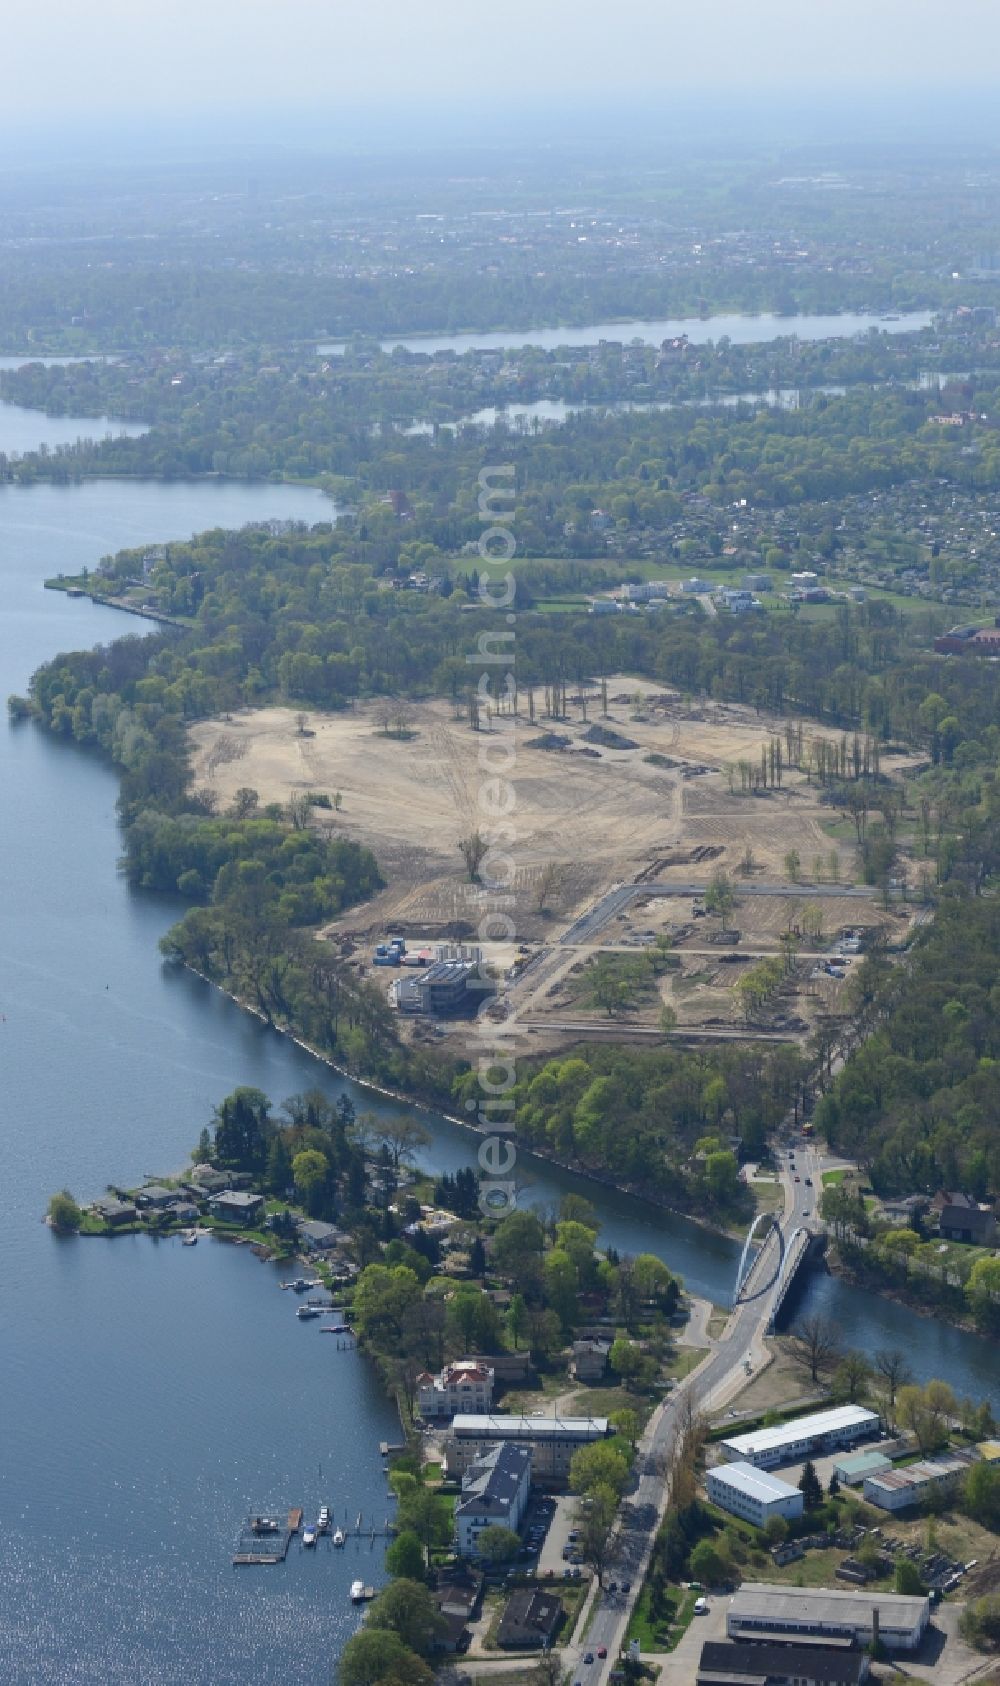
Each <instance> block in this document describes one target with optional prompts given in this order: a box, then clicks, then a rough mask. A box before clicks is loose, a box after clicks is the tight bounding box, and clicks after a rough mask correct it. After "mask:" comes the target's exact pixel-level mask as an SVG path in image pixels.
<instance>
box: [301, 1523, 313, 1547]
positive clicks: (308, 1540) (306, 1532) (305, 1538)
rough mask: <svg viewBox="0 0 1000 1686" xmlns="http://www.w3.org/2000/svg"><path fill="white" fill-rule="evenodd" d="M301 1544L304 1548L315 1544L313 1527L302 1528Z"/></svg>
mask: <svg viewBox="0 0 1000 1686" xmlns="http://www.w3.org/2000/svg"><path fill="white" fill-rule="evenodd" d="M302 1544H303V1545H304V1546H314V1545H315V1544H316V1530H315V1528H313V1527H308V1528H303V1530H302Z"/></svg>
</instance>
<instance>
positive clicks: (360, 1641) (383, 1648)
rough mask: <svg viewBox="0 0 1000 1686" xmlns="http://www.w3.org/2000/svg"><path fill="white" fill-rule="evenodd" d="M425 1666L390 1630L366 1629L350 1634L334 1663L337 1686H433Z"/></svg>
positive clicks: (429, 1673) (431, 1677)
mask: <svg viewBox="0 0 1000 1686" xmlns="http://www.w3.org/2000/svg"><path fill="white" fill-rule="evenodd" d="M433 1680H434V1676H433V1674H432V1672H431V1670H430V1669H429V1668H428V1666H427V1664H426V1663H425V1662H424V1661H423V1659H422V1658H421V1657H418V1656H417V1653H416V1652H415V1651H411V1650H410V1648H409V1646H408V1645H404V1644H403V1641H402V1640H401V1639H400V1637H399V1634H398V1633H393V1632H392V1631H391V1630H390V1629H389V1628H381V1627H370V1626H365V1627H363V1628H362V1629H361V1631H360V1633H355V1634H352V1635H351V1637H350V1639H349V1640H348V1641H347V1643H346V1645H345V1646H344V1649H343V1650H342V1651H341V1653H340V1661H339V1662H338V1664H337V1682H338V1686H381V1683H382V1682H383V1681H386V1682H390V1681H391V1682H392V1686H403V1683H404V1682H405V1683H406V1686H433Z"/></svg>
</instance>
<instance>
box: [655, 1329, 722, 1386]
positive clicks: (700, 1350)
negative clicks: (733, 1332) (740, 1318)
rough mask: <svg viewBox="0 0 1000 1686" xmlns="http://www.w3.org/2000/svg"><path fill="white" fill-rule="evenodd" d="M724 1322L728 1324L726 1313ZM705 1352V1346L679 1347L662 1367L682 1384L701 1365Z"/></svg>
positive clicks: (706, 1349)
mask: <svg viewBox="0 0 1000 1686" xmlns="http://www.w3.org/2000/svg"><path fill="white" fill-rule="evenodd" d="M726 1321H727V1322H728V1313H727V1317H726ZM709 1328H711V1324H709ZM707 1351H708V1348H707V1347H705V1346H679V1347H678V1348H677V1351H676V1352H675V1353H674V1356H673V1357H672V1358H671V1359H669V1360H668V1361H667V1363H666V1364H665V1365H664V1369H665V1370H666V1372H667V1375H668V1376H670V1377H671V1379H672V1380H673V1381H675V1382H682V1381H683V1380H684V1377H685V1376H689V1375H690V1374H691V1371H692V1370H694V1369H695V1368H696V1367H697V1366H698V1365H699V1364H700V1363H701V1361H702V1359H703V1358H704V1356H705V1354H706V1352H707Z"/></svg>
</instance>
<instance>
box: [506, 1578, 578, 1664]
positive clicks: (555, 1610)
mask: <svg viewBox="0 0 1000 1686" xmlns="http://www.w3.org/2000/svg"><path fill="white" fill-rule="evenodd" d="M562 1619H563V1607H562V1602H561V1600H560V1599H559V1598H557V1597H556V1594H555V1593H554V1592H542V1591H540V1590H539V1589H538V1588H537V1587H518V1589H517V1591H516V1592H514V1593H512V1594H511V1596H510V1600H509V1602H508V1604H507V1608H506V1610H505V1611H504V1613H503V1616H502V1618H501V1621H500V1626H499V1628H498V1629H497V1644H498V1645H499V1646H500V1649H501V1650H503V1651H536V1650H537V1651H540V1650H542V1649H543V1648H545V1649H547V1648H548V1647H549V1646H550V1645H551V1644H552V1643H553V1641H554V1639H555V1637H556V1634H557V1633H558V1632H559V1629H560V1627H561V1626H562Z"/></svg>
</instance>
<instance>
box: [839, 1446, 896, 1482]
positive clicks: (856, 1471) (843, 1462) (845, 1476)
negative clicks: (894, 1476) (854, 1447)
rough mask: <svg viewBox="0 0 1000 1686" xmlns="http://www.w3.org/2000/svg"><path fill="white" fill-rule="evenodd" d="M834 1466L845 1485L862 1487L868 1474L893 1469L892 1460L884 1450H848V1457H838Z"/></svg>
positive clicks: (878, 1473)
mask: <svg viewBox="0 0 1000 1686" xmlns="http://www.w3.org/2000/svg"><path fill="white" fill-rule="evenodd" d="M833 1468H834V1472H835V1473H836V1477H837V1480H838V1481H842V1482H843V1483H844V1484H845V1486H847V1487H860V1486H861V1483H862V1481H864V1479H865V1477H866V1476H868V1475H880V1474H881V1473H882V1471H883V1470H884V1469H891V1468H892V1460H891V1458H887V1457H886V1456H885V1454H884V1453H882V1452H848V1454H847V1456H846V1457H843V1458H838V1459H837V1461H836V1463H835V1464H834V1466H833Z"/></svg>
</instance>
